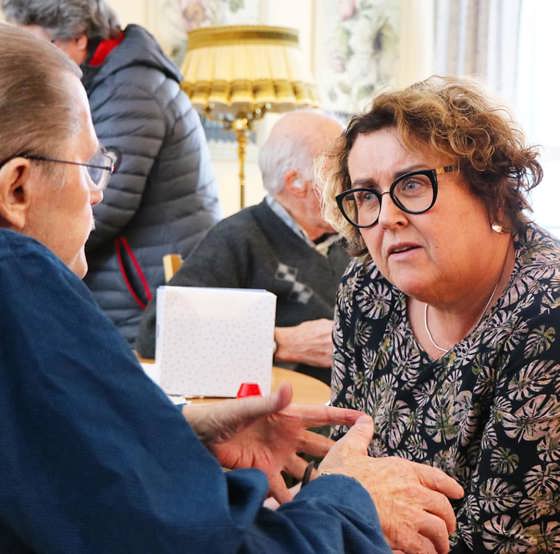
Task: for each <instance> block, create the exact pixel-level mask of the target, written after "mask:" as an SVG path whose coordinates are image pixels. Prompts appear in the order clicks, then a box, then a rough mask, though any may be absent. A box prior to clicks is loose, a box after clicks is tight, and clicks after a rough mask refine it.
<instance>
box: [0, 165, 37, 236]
mask: <svg viewBox="0 0 560 554" xmlns="http://www.w3.org/2000/svg"><path fill="white" fill-rule="evenodd" d="M30 176H31V162H30V161H29V160H26V159H25V158H13V159H11V160H9V161H8V162H6V163H5V164H4V165H3V166H2V167H0V221H1V224H2V225H3V226H7V227H10V228H13V229H14V230H16V231H21V230H22V229H23V228H24V227H25V225H26V223H27V216H28V211H29V203H30V196H31V194H30V188H31V183H30Z"/></svg>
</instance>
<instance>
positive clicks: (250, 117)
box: [204, 105, 267, 208]
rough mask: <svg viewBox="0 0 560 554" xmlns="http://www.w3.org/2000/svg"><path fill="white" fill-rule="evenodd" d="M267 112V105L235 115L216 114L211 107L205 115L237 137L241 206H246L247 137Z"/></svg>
mask: <svg viewBox="0 0 560 554" xmlns="http://www.w3.org/2000/svg"><path fill="white" fill-rule="evenodd" d="M266 112H267V106H266V105H264V106H259V107H258V108H256V109H254V110H252V111H250V112H245V113H239V114H237V115H235V116H233V117H229V116H227V115H222V116H216V115H215V114H213V113H212V111H211V110H210V109H206V110H205V113H204V115H205V116H206V117H207V118H208V119H210V120H212V121H218V122H219V123H221V124H222V125H223V126H224V128H225V129H227V130H229V131H233V132H234V133H235V138H236V139H237V161H238V164H239V173H238V176H239V206H240V208H244V207H245V200H246V195H245V158H246V155H247V137H248V135H249V132H250V131H252V130H253V123H254V122H255V121H257V120H259V119H262V118H263V117H264V115H265V114H266Z"/></svg>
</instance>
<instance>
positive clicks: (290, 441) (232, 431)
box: [183, 385, 361, 503]
mask: <svg viewBox="0 0 560 554" xmlns="http://www.w3.org/2000/svg"><path fill="white" fill-rule="evenodd" d="M291 399H292V389H291V387H290V385H282V386H281V387H280V388H279V389H278V391H277V392H276V393H274V394H271V395H270V396H266V397H256V396H253V397H249V398H242V399H237V400H225V401H224V402H219V403H216V404H203V405H197V406H192V405H186V406H184V408H183V415H184V416H185V418H186V419H187V421H188V422H189V424H190V425H191V427H192V428H193V430H194V431H195V433H196V434H197V435H198V436H199V438H200V439H201V441H202V442H203V443H204V444H205V445H206V446H207V447H208V449H209V450H210V451H211V452H212V453H213V454H214V455H215V456H216V458H217V459H218V460H219V462H220V463H221V464H222V465H223V466H224V467H227V468H230V469H236V468H248V467H253V468H258V469H260V470H262V471H263V472H264V473H265V474H266V475H267V477H268V480H269V484H270V492H271V494H272V496H274V498H276V500H278V502H280V503H283V502H288V501H289V500H291V498H292V494H291V493H290V492H289V491H288V489H287V487H286V485H285V483H284V479H283V477H282V475H281V471H286V472H287V473H289V474H291V475H293V476H294V477H296V478H298V479H301V477H302V475H303V473H304V471H305V468H306V466H307V462H305V461H304V460H303V459H302V458H300V457H299V456H298V455H297V454H298V453H299V452H305V453H307V454H311V455H312V456H324V455H325V454H326V453H327V452H328V450H329V448H330V447H331V446H332V445H333V444H334V442H333V441H332V440H330V439H328V438H327V437H324V436H322V435H319V434H317V433H313V432H311V431H308V430H307V429H308V428H310V427H320V426H323V425H339V424H343V425H352V424H353V423H354V422H355V421H356V419H357V418H358V417H360V415H361V413H360V412H358V411H355V410H348V409H343V408H332V407H329V406H320V405H317V406H311V405H309V406H307V405H306V406H297V405H293V406H288V405H289V404H290V401H291Z"/></svg>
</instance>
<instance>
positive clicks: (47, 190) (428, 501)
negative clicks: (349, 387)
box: [0, 24, 462, 554]
mask: <svg viewBox="0 0 560 554" xmlns="http://www.w3.org/2000/svg"><path fill="white" fill-rule="evenodd" d="M0 44H1V45H2V46H1V48H0V113H2V117H1V118H0V227H1V228H0V290H1V291H2V296H1V301H0V302H1V305H0V334H1V336H2V341H1V344H0V419H1V421H2V426H1V430H0V445H1V447H2V455H1V456H0V475H2V486H1V487H0V552H10V553H11V554H20V553H22V554H23V553H30V552H41V553H47V554H48V553H55V552H68V553H70V552H71V553H73V554H81V553H96V554H97V553H103V554H112V553H122V552H137V553H140V554H141V553H155V552H158V553H160V554H165V553H171V552H179V551H184V550H188V551H192V552H209V553H210V552H232V553H233V552H246V553H251V552H255V553H256V552H259V553H262V552H286V553H293V552H298V553H302V554H303V553H307V552H309V553H312V552H317V553H319V552H320V553H324V552H328V551H331V552H333V551H336V552H345V551H351V552H354V553H366V552H368V553H370V552H380V553H381V552H383V553H385V552H389V548H388V546H387V544H386V542H385V540H384V538H383V535H382V534H381V530H380V527H379V523H381V526H382V528H383V530H384V532H385V534H386V536H387V538H388V539H389V541H390V542H391V544H392V545H394V546H395V547H397V548H400V549H401V550H403V549H404V550H413V551H419V549H421V548H424V550H422V551H426V552H436V551H437V552H445V551H446V550H447V548H448V538H447V535H448V532H450V531H452V530H453V528H454V517H453V512H452V508H451V505H450V503H449V501H448V500H447V498H446V495H449V496H451V497H457V496H460V495H461V494H462V490H461V487H459V486H458V485H457V484H456V483H455V482H454V481H453V480H452V479H450V478H449V477H447V476H446V475H445V474H444V473H443V472H442V471H441V470H437V469H434V468H431V467H428V466H422V465H420V464H412V463H411V462H407V461H405V460H398V459H379V460H376V459H373V458H368V457H367V456H366V454H365V450H366V446H367V443H368V442H369V440H370V439H371V436H372V432H373V428H372V421H371V419H370V418H369V417H367V416H361V415H360V412H356V411H353V410H345V409H338V408H330V407H326V406H315V407H309V406H308V407H305V406H299V407H297V406H288V404H289V402H290V398H291V389H290V387H289V386H283V387H281V388H280V390H279V391H278V392H277V393H276V394H274V395H272V396H270V397H259V398H247V399H243V400H240V401H237V400H231V401H229V402H224V403H220V404H210V405H205V406H195V407H193V406H184V407H182V408H177V407H176V406H174V405H173V404H172V403H171V402H170V401H169V399H168V398H167V397H166V396H165V395H164V394H163V392H162V391H161V390H160V389H159V388H158V387H157V386H156V385H155V384H154V383H153V382H152V381H151V380H150V379H149V378H148V377H147V376H146V375H145V374H144V373H143V371H142V369H141V367H140V365H139V364H138V361H137V360H136V358H135V356H134V354H133V353H132V351H131V350H130V348H129V346H128V344H127V343H126V341H125V340H124V339H123V338H122V337H121V336H120V335H119V333H118V331H117V329H116V328H115V327H114V325H113V324H112V323H111V322H110V321H109V319H108V318H107V317H106V316H105V315H104V314H103V313H102V311H101V310H100V309H99V307H98V306H97V305H96V303H95V301H94V300H93V298H92V296H91V294H90V293H89V291H88V289H87V288H86V287H85V286H84V285H83V283H82V282H81V281H80V278H82V277H83V276H84V275H85V273H86V271H87V261H86V258H85V254H84V245H85V242H86V239H87V237H88V235H89V233H90V232H91V229H92V227H93V214H92V208H93V207H94V206H96V205H98V204H99V202H100V201H101V200H102V198H103V188H104V187H105V186H106V184H107V181H108V177H109V176H110V174H111V173H113V172H114V171H115V169H116V165H115V159H114V157H113V156H112V155H111V153H110V151H109V152H108V151H106V150H104V149H103V147H101V146H100V144H99V142H98V140H97V137H96V135H95V132H94V129H93V125H92V122H91V118H90V113H89V106H88V102H87V97H86V94H85V92H84V89H83V87H82V85H81V84H80V72H79V70H78V68H77V66H76V65H75V64H73V63H72V62H71V61H70V60H69V59H68V58H67V57H65V56H64V55H63V54H61V53H60V52H59V51H58V50H57V49H56V48H55V47H54V46H52V45H49V44H48V43H44V42H43V43H41V42H40V41H38V40H37V39H36V38H34V37H33V36H32V35H30V34H29V33H26V32H24V31H22V30H18V29H16V28H14V27H10V26H7V25H5V24H0ZM329 423H330V424H333V423H338V424H349V425H352V424H354V425H353V427H352V428H351V429H350V431H349V433H348V434H347V436H346V437H344V438H343V439H342V440H341V441H340V442H339V443H337V444H334V446H333V443H332V442H331V441H330V440H329V439H327V438H326V437H321V436H319V435H315V434H313V433H310V432H308V431H307V430H306V428H307V427H308V426H315V425H321V424H329ZM329 449H330V450H329ZM300 451H307V452H308V453H311V454H316V455H324V454H326V456H325V458H324V459H323V461H322V462H321V465H320V466H319V468H318V471H317V472H315V473H314V474H313V475H309V473H308V472H307V476H308V477H311V482H310V483H309V484H307V485H306V486H305V487H303V489H302V491H301V492H299V493H298V494H297V495H296V496H295V498H293V500H292V499H291V495H290V494H289V493H288V491H287V490H286V489H285V486H284V484H283V481H282V478H281V474H280V471H281V470H287V471H288V472H290V473H292V474H294V475H295V476H297V477H299V478H301V477H302V475H303V476H305V473H306V472H304V469H305V468H306V463H305V462H304V461H303V460H301V459H300V458H299V457H298V456H297V454H296V453H297V452H300ZM220 464H221V465H223V466H225V467H228V468H230V469H233V470H234V471H229V472H227V473H224V472H223V471H222V469H221V468H220ZM241 468H246V469H241ZM259 469H260V470H262V471H259ZM263 472H264V473H263ZM360 482H361V483H362V485H363V486H362V485H361V484H360ZM269 491H271V493H272V494H273V495H274V496H275V497H276V498H277V499H278V500H279V501H280V502H283V503H284V504H283V505H282V506H281V507H280V508H279V509H278V510H277V511H271V510H268V509H266V508H264V507H262V502H263V499H264V498H265V497H266V496H267V494H268V492H269ZM373 501H375V503H376V504H377V507H378V511H379V518H380V521H379V520H378V516H377V512H376V510H375V508H374V504H373Z"/></svg>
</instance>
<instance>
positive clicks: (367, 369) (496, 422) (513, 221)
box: [325, 77, 560, 553]
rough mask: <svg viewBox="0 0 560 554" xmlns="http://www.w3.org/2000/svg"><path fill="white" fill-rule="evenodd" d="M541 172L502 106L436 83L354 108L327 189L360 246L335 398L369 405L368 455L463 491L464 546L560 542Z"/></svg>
mask: <svg viewBox="0 0 560 554" xmlns="http://www.w3.org/2000/svg"><path fill="white" fill-rule="evenodd" d="M541 178H542V169H541V166H540V164H539V162H538V161H537V152H536V150H535V149H534V148H530V147H527V146H526V145H525V144H524V138H523V134H522V133H521V132H520V131H519V130H518V129H517V128H516V126H515V124H514V123H513V121H512V120H511V118H510V116H509V115H508V113H507V112H506V111H505V110H504V109H502V108H500V107H499V106H498V105H497V104H494V103H493V102H492V101H490V100H489V99H488V98H487V97H486V95H485V94H484V93H483V92H481V91H480V90H479V89H478V88H477V86H476V85H475V84H473V83H471V82H469V81H463V80H458V79H452V78H441V77H432V78H430V79H428V80H426V81H424V82H421V83H418V84H416V85H413V86H411V87H409V88H406V89H404V90H401V91H398V92H389V93H384V94H381V95H380V96H378V97H377V98H376V99H375V100H374V102H373V106H372V108H371V109H370V111H369V112H367V113H365V114H363V115H358V116H356V117H354V118H353V119H352V120H351V122H350V124H349V125H348V128H347V129H346V131H345V132H344V134H343V136H342V137H341V142H340V146H339V150H338V152H337V157H336V168H335V171H334V172H333V175H332V176H331V179H330V180H329V182H328V184H327V187H326V190H325V210H326V215H327V217H328V219H329V220H330V221H331V222H332V223H333V224H334V225H335V226H336V227H337V228H338V229H339V230H340V231H341V232H342V233H343V234H344V235H345V236H346V238H347V239H348V241H349V244H350V246H351V249H352V251H353V254H354V255H355V256H356V258H355V260H354V261H353V262H352V263H351V264H350V267H349V268H348V270H347V272H346V274H345V276H344V277H343V280H342V284H341V287H340V289H339V293H338V298H337V312H336V316H335V329H334V346H335V351H334V363H333V376H332V387H333V393H332V394H333V403H334V404H335V405H336V406H345V407H352V408H357V409H360V410H363V411H365V412H367V413H369V414H371V415H372V416H373V417H374V420H375V424H376V427H375V428H376V433H375V436H374V438H373V440H372V442H371V444H370V454H372V455H374V456H393V455H397V456H401V457H404V458H408V459H411V460H414V461H416V462H422V463H428V464H432V465H435V466H438V467H440V468H442V469H444V470H445V471H446V472H448V473H449V474H451V475H452V476H454V477H455V478H457V479H458V481H459V482H460V483H461V484H462V485H463V487H464V488H465V497H464V498H463V499H462V500H460V501H459V502H457V504H456V506H455V507H456V513H457V521H458V530H457V533H456V535H455V536H453V537H452V539H451V544H452V545H453V546H452V552H455V553H458V552H477V553H478V552H487V551H489V552H504V553H505V552H557V551H559V550H560V337H559V336H558V335H560V266H559V262H560V245H559V243H558V242H557V241H556V240H555V239H553V238H552V237H551V236H549V235H548V234H547V233H546V232H545V231H543V230H542V229H540V228H539V227H538V226H537V225H535V224H534V223H532V222H531V221H530V220H529V219H528V218H527V216H526V214H525V211H526V209H527V208H528V204H527V201H526V198H525V194H526V193H527V192H528V191H529V190H531V189H532V188H533V187H535V186H536V185H537V184H538V183H539V182H540V181H541ZM343 431H344V429H338V430H337V431H336V432H335V433H334V435H335V437H336V436H340V434H342V432H343Z"/></svg>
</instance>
